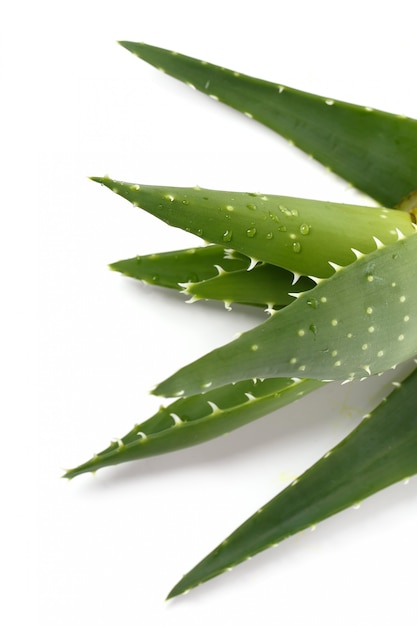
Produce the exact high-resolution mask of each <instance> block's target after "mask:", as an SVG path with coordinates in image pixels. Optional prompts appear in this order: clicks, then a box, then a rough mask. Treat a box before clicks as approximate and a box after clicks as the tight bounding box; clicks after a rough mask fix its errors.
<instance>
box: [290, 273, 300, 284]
mask: <svg viewBox="0 0 417 626" xmlns="http://www.w3.org/2000/svg"><path fill="white" fill-rule="evenodd" d="M300 278H301V274H298V272H294V276H293V279H292V283H291V285H295V283H298V281H299V280H300Z"/></svg>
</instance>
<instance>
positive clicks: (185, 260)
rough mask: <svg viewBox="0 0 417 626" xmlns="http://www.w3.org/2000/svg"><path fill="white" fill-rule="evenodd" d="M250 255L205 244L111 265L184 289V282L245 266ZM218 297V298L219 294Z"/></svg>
mask: <svg viewBox="0 0 417 626" xmlns="http://www.w3.org/2000/svg"><path fill="white" fill-rule="evenodd" d="M249 265H250V259H249V258H248V257H245V256H244V255H242V254H238V253H237V252H235V251H234V250H226V249H225V248H224V247H223V246H204V247H203V246H202V247H201V248H188V249H187V250H174V251H172V252H159V253H155V254H148V255H142V256H136V257H133V258H131V259H124V260H123V261H117V262H116V263H112V264H111V265H110V268H111V269H112V270H114V271H116V272H120V273H121V274H124V275H125V276H130V277H131V278H136V279H138V280H142V281H144V282H146V283H149V284H151V285H158V286H160V287H167V288H170V289H178V290H181V289H182V288H183V287H182V286H181V283H198V282H201V281H204V280H207V279H210V278H214V277H215V276H218V274H219V270H218V269H217V268H219V267H221V268H222V270H224V271H225V272H234V271H236V270H241V269H242V270H246V269H247V268H248V267H249ZM216 299H217V298H216Z"/></svg>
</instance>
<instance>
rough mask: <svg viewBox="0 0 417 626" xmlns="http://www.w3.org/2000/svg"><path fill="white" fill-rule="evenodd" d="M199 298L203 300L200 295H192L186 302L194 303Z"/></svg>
mask: <svg viewBox="0 0 417 626" xmlns="http://www.w3.org/2000/svg"><path fill="white" fill-rule="evenodd" d="M197 300H201V298H200V297H199V296H196V295H194V296H191V298H190V299H189V300H186V301H185V304H192V303H193V302H197Z"/></svg>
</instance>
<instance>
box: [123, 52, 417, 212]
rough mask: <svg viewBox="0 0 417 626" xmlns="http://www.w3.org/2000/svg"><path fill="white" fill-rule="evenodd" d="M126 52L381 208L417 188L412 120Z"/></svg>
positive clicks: (191, 62) (185, 61)
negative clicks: (282, 142)
mask: <svg viewBox="0 0 417 626" xmlns="http://www.w3.org/2000/svg"><path fill="white" fill-rule="evenodd" d="M120 43H121V45H122V46H123V47H125V48H126V49H127V50H129V51H130V52H132V53H133V54H134V55H136V56H137V57H139V58H141V59H143V60H144V61H146V62H147V63H150V64H151V65H154V66H155V67H157V68H158V69H160V70H162V71H164V72H166V73H167V74H169V75H171V76H173V77H175V78H177V79H179V80H181V81H183V82H185V83H188V84H190V85H192V86H193V87H195V88H196V89H198V90H199V91H201V92H203V93H205V94H207V95H209V96H211V97H214V98H216V99H218V100H220V101H221V102H223V103H225V104H228V105H229V106H231V107H233V108H235V109H237V110H238V111H240V112H242V113H245V114H246V115H249V116H250V117H253V118H254V119H256V120H257V121H259V122H261V123H262V124H264V125H265V126H268V127H269V128H271V129H272V130H274V131H276V132H277V133H279V134H280V135H282V136H283V137H285V138H287V139H289V140H291V141H292V142H293V143H294V144H295V145H296V146H297V147H299V148H300V149H301V150H303V151H304V152H306V153H307V154H310V155H312V156H313V157H314V158H315V159H317V160H318V161H320V163H322V164H323V165H325V166H326V167H328V168H330V169H332V170H333V171H334V172H335V173H336V174H338V175H339V176H341V177H342V178H344V179H345V180H347V181H348V182H349V183H352V184H353V185H354V186H355V187H357V188H358V189H360V190H361V191H363V192H365V193H367V194H368V195H369V196H371V197H372V198H374V199H376V200H377V201H378V202H380V203H381V204H382V205H385V206H394V205H395V204H397V203H398V202H399V201H400V200H401V198H403V197H404V196H406V195H407V194H409V193H410V192H412V191H414V190H416V189H417V168H416V163H417V121H416V120H413V119H409V118H406V117H403V116H400V115H393V114H390V113H385V112H382V111H378V110H374V109H370V108H369V107H366V108H365V107H361V106H357V105H353V104H347V103H345V102H340V101H338V100H333V99H329V98H322V97H320V96H316V95H313V94H309V93H305V92H302V91H298V90H295V89H291V88H289V87H284V86H283V85H280V84H276V83H271V82H267V81H265V80H259V79H256V78H252V77H250V76H246V75H244V74H239V73H238V72H234V71H231V70H228V69H225V68H222V67H217V66H216V65H212V64H211V63H206V62H203V61H199V60H197V59H193V58H191V57H188V56H184V55H182V54H178V53H176V52H171V51H169V50H164V49H162V48H157V47H155V46H149V45H147V44H144V43H133V42H130V41H122V42H120Z"/></svg>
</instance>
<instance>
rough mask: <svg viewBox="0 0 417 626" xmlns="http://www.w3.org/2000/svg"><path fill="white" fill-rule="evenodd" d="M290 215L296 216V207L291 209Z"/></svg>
mask: <svg viewBox="0 0 417 626" xmlns="http://www.w3.org/2000/svg"><path fill="white" fill-rule="evenodd" d="M291 215H292V216H293V217H298V211H297V209H291Z"/></svg>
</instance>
